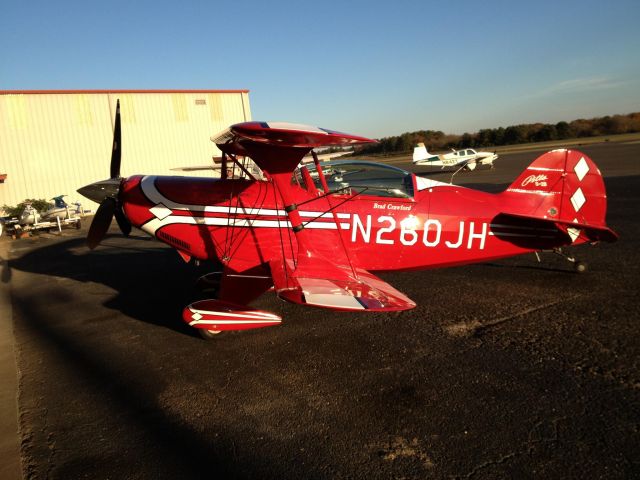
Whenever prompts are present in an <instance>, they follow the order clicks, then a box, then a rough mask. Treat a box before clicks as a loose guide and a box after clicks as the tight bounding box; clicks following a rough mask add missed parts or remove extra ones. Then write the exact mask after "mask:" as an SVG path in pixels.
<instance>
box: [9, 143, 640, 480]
mask: <svg viewBox="0 0 640 480" xmlns="http://www.w3.org/2000/svg"><path fill="white" fill-rule="evenodd" d="M584 151H585V152H586V153H587V154H589V155H590V156H591V157H592V158H593V159H594V160H595V162H596V163H597V164H598V165H599V167H600V169H601V170H602V172H603V174H604V175H605V182H606V186H607V189H608V199H609V213H608V223H609V226H610V227H611V228H613V229H614V230H616V231H617V232H618V233H619V234H620V240H619V241H618V242H617V243H613V244H601V245H597V246H580V247H576V248H575V249H573V250H572V252H573V253H574V254H575V255H576V256H577V257H578V258H580V259H581V260H583V261H585V262H587V263H588V265H589V270H588V272H586V273H584V274H580V275H579V274H575V273H573V271H572V267H571V265H570V264H569V263H568V262H566V261H565V260H564V259H562V258H560V257H558V256H556V255H553V254H544V255H542V262H541V263H538V262H537V261H536V258H535V256H534V255H525V256H521V257H516V258H512V259H507V260H503V261H495V262H490V263H483V264H477V265H471V266H466V267H458V268H450V269H443V270H432V271H426V272H412V273H388V274H381V276H382V277H383V278H384V279H385V280H387V281H388V282H390V283H391V284H392V285H394V286H395V287H396V288H398V289H399V290H401V291H403V292H404V293H406V294H407V295H408V296H409V297H410V298H412V299H413V300H414V301H416V303H417V304H418V306H417V308H415V309H414V310H410V311H406V312H400V313H345V312H332V311H328V310H320V309H311V308H305V307H301V306H297V305H291V304H287V303H283V302H281V301H279V300H277V299H276V298H275V297H274V296H273V295H270V294H267V295H265V296H263V297H262V298H260V299H259V300H258V302H257V305H259V306H260V307H262V308H264V309H267V310H270V311H273V312H276V313H278V314H281V315H282V316H283V318H284V321H283V324H282V326H279V327H272V328H265V329H260V330H255V331H247V332H238V333H228V334H225V335H224V336H221V337H220V338H216V339H215V340H214V341H211V342H207V341H204V340H201V339H200V338H199V337H198V336H196V335H194V334H193V332H192V331H191V330H190V329H189V328H188V327H186V326H185V325H184V324H183V322H182V320H181V319H180V312H181V310H182V308H183V306H184V305H185V304H186V303H187V302H188V300H189V298H190V295H191V285H192V282H193V280H194V279H195V278H196V277H197V275H198V273H199V272H197V271H196V269H195V268H194V267H192V266H190V265H186V264H185V263H183V262H182V260H180V258H179V257H178V255H177V254H176V253H175V252H174V251H173V250H171V249H170V248H168V247H165V246H163V245H162V244H160V243H159V242H156V241H153V240H151V239H148V238H146V237H143V236H142V234H139V235H135V236H133V237H131V238H129V239H125V238H123V237H122V236H121V235H119V234H118V232H117V230H116V228H115V227H114V228H112V230H111V233H110V235H109V236H108V237H107V239H106V240H105V241H104V242H103V244H102V245H101V246H100V247H99V248H98V249H96V250H95V251H93V252H90V251H89V250H88V249H87V247H86V246H85V245H84V239H83V238H82V235H83V234H84V233H86V225H85V226H84V229H85V231H81V232H76V231H71V230H69V231H64V233H63V234H62V235H59V236H58V235H40V236H38V237H33V238H28V239H22V240H17V241H9V240H6V239H5V240H3V242H5V247H7V249H8V250H9V251H10V252H9V255H10V261H9V262H8V263H7V262H3V271H2V281H3V283H4V285H5V286H6V285H8V286H9V292H10V296H11V307H12V309H11V310H10V311H12V318H13V328H14V330H13V331H14V335H15V350H16V357H17V365H18V385H19V392H18V408H19V412H18V413H19V425H20V441H21V455H22V468H23V472H24V476H25V478H28V479H45V478H46V479H79V478H92V479H107V478H111V479H122V478H127V479H130V478H136V479H161V478H168V479H173V478H176V479H190V478H247V479H248V478H252V479H255V478H261V479H262V478H264V479H271V478H273V479H275V478H277V479H289V478H291V479H293V478H295V479H299V478H306V479H346V478H349V479H365V478H366V479H372V478H380V479H388V478H398V479H400V478H402V479H413V478H415V479H422V478H436V479H448V478H519V479H526V478H563V479H566V478H575V479H585V478H590V479H594V478H607V479H610V478H632V477H635V478H638V476H639V475H640V447H639V446H640V435H639V431H640V360H639V359H640V355H639V353H640V342H639V341H638V340H639V338H638V332H639V331H640V327H639V326H638V321H639V320H640V301H639V300H638V292H639V290H638V281H639V280H640V272H639V267H638V265H639V263H640V262H639V261H640V245H639V240H638V239H639V238H640V226H639V222H638V218H639V217H638V211H639V209H640V188H639V187H640V182H639V180H640V144H601V145H594V146H589V147H585V148H584ZM538 154H539V152H530V153H520V154H513V155H503V156H501V157H500V158H499V159H498V160H497V161H496V167H495V169H494V170H483V171H475V172H472V173H460V174H458V175H456V177H455V182H456V183H461V184H468V185H470V186H474V187H477V188H481V189H485V190H488V191H498V190H500V189H503V188H504V187H505V186H506V185H507V184H508V183H510V182H511V181H512V180H513V179H515V177H516V176H517V175H518V174H519V173H520V171H521V170H522V169H523V168H524V167H525V166H526V165H527V164H528V163H529V162H531V161H532V160H533V159H534V158H535V157H536V156H537V155H538ZM397 163H398V164H399V166H404V167H408V166H409V165H408V163H407V162H406V161H402V160H401V161H399V162H397ZM418 171H419V172H421V173H422V174H424V173H428V172H425V171H422V170H418ZM431 174H433V178H437V179H439V180H442V179H443V178H446V177H447V174H442V173H440V172H431ZM114 223H115V222H114Z"/></svg>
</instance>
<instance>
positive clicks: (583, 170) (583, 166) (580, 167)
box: [573, 157, 589, 181]
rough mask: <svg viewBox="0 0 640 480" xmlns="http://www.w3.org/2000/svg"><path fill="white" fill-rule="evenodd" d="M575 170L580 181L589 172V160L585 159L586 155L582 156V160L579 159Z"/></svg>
mask: <svg viewBox="0 0 640 480" xmlns="http://www.w3.org/2000/svg"><path fill="white" fill-rule="evenodd" d="M573 171H574V172H576V175H577V176H578V180H580V181H582V179H583V178H584V176H585V175H586V174H587V173H589V164H587V161H586V160H585V159H584V157H580V160H579V161H578V163H576V166H575V167H573Z"/></svg>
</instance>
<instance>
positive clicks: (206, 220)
mask: <svg viewBox="0 0 640 480" xmlns="http://www.w3.org/2000/svg"><path fill="white" fill-rule="evenodd" d="M156 178H157V177H155V176H145V177H143V178H142V180H140V188H142V192H143V193H144V195H145V196H146V197H147V198H148V199H149V201H151V202H153V203H154V206H153V207H152V208H154V207H156V206H159V205H162V206H164V207H166V208H168V209H170V210H176V211H180V212H193V213H195V212H197V213H205V214H206V213H219V214H225V215H227V216H226V217H206V216H199V217H194V216H186V215H167V216H166V217H165V218H162V219H161V218H157V217H156V218H153V219H151V220H149V221H148V222H147V223H145V224H144V225H142V227H141V228H142V230H144V231H145V232H147V233H148V234H150V235H154V236H155V233H156V232H157V231H158V229H160V228H162V227H164V226H166V225H172V224H182V225H208V226H226V227H259V228H260V227H262V228H282V227H287V228H291V223H290V222H289V221H288V220H287V213H286V212H285V211H284V210H274V209H270V208H250V207H244V206H242V205H236V206H219V205H195V204H186V203H178V202H174V201H173V200H171V199H169V198H167V197H165V196H164V195H163V194H162V193H160V191H159V190H158V189H157V187H156V184H155V180H156ZM149 210H150V211H151V209H149ZM152 213H153V212H152ZM298 213H299V215H300V217H302V218H311V219H313V220H315V219H321V218H324V219H333V218H334V214H333V213H331V212H314V211H298ZM234 215H257V216H263V217H265V216H267V217H268V216H271V217H282V219H280V218H278V219H275V220H259V219H249V218H232V217H233V216H234ZM335 217H336V218H338V219H346V220H348V219H350V218H351V214H350V213H336V214H335ZM339 225H340V228H341V229H344V230H348V229H349V228H350V226H351V225H350V224H349V223H339ZM305 228H314V229H325V230H337V229H338V226H337V225H336V223H335V222H317V223H316V222H314V221H310V222H309V223H306V224H305Z"/></svg>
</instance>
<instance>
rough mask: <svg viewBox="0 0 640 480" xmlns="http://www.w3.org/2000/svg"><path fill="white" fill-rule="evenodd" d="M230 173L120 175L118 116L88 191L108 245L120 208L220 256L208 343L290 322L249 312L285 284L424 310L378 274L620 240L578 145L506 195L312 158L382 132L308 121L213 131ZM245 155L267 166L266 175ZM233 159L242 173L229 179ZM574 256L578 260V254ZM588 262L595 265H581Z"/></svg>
mask: <svg viewBox="0 0 640 480" xmlns="http://www.w3.org/2000/svg"><path fill="white" fill-rule="evenodd" d="M212 140H213V141H214V142H215V143H216V145H217V146H218V148H219V149H220V150H221V151H222V152H223V159H222V162H223V166H222V168H221V178H220V179H210V178H200V177H166V176H153V175H146V176H142V175H134V176H131V177H129V178H126V179H125V178H121V177H120V158H121V131H120V114H119V108H118V109H117V113H116V121H115V131H114V142H113V152H112V158H111V177H110V178H109V179H107V180H104V181H101V182H97V183H94V184H91V185H87V186H85V187H83V188H81V189H79V190H78V191H79V192H80V193H81V194H83V195H85V196H86V197H88V198H90V199H92V200H94V201H96V202H100V208H99V209H98V211H97V212H96V215H95V218H94V220H93V223H92V225H91V228H90V230H89V234H88V239H87V240H88V244H89V246H90V248H95V247H96V246H97V245H98V244H99V243H100V241H101V239H102V238H103V237H104V235H105V234H106V231H107V230H108V228H109V225H110V223H111V219H112V218H113V216H115V217H116V220H117V222H118V224H119V226H120V228H121V230H122V232H123V233H124V234H125V235H128V234H129V233H130V232H131V228H132V226H134V227H137V228H139V229H141V230H143V231H145V232H146V233H148V234H150V235H152V236H154V237H156V238H157V239H158V240H160V241H162V242H164V243H166V244H168V245H170V246H172V247H173V248H175V249H176V250H177V251H178V253H180V255H181V256H182V257H183V258H184V259H185V260H187V261H188V260H190V259H192V258H194V259H198V260H217V261H219V262H220V264H221V265H222V271H221V272H219V277H217V278H215V277H214V276H213V275H210V276H206V277H205V279H204V281H208V282H212V281H213V282H215V285H216V287H218V288H217V290H218V292H217V296H216V298H211V299H207V300H200V301H197V302H195V303H192V304H191V305H189V306H187V307H186V308H185V309H184V311H183V319H184V320H185V321H186V322H187V323H189V325H191V326H193V327H195V328H197V329H199V331H200V332H201V333H202V334H203V336H205V337H210V336H212V335H215V334H217V333H219V332H221V331H223V330H241V329H249V328H258V327H265V326H270V325H277V324H279V323H280V322H281V318H280V317H279V316H278V315H276V314H273V313H269V312H264V311H259V310H255V309H253V308H251V307H249V306H247V305H248V304H249V303H250V302H251V301H252V300H254V299H255V298H257V297H258V296H259V295H261V294H262V293H264V292H266V291H267V290H269V289H270V288H271V287H273V288H274V291H275V293H276V294H277V295H278V296H279V297H280V298H282V299H284V300H287V301H289V302H293V303H297V304H302V305H309V306H315V307H324V308H330V309H336V310H350V311H363V310H366V311H398V310H406V309H410V308H413V307H415V303H414V302H413V301H412V300H411V299H410V298H408V297H407V296H406V295H405V294H403V293H402V292H400V291H398V290H396V289H395V288H393V287H392V286H391V285H389V284H388V283H386V282H385V281H383V280H382V279H380V278H379V277H377V276H376V275H374V274H373V273H371V272H377V271H388V270H418V269H428V268H437V267H446V266H452V265H461V264H467V263H473V262H479V261H486V260H489V259H496V258H501V257H508V256H512V255H518V254H522V253H526V252H536V251H539V250H547V249H554V250H556V251H559V249H560V248H561V247H565V246H569V245H577V244H581V243H596V242H599V241H615V240H616V238H617V235H616V234H615V233H614V232H613V231H612V230H610V229H609V228H608V227H607V225H606V223H605V212H606V203H607V202H606V194H605V188H604V183H603V180H602V177H601V175H600V172H599V170H598V168H597V167H596V165H595V164H594V163H593V162H592V161H591V159H589V157H587V156H586V155H585V154H583V153H581V152H579V151H575V150H566V149H562V150H554V151H551V152H547V153H545V154H544V155H542V156H540V157H539V158H538V159H536V160H535V161H534V162H533V163H532V164H531V165H530V166H529V167H528V168H527V169H526V170H525V171H524V172H523V173H522V174H521V175H520V176H519V177H518V178H517V179H516V180H515V181H514V182H513V183H512V184H511V186H509V188H507V189H506V190H505V191H504V192H501V193H498V194H491V193H485V192H481V191H476V190H472V189H468V188H464V187H460V186H456V185H450V184H446V183H441V182H437V181H433V180H429V179H426V178H422V177H418V176H416V175H414V174H412V173H409V172H406V171H404V170H400V169H398V168H395V167H391V166H388V165H381V164H374V163H367V162H356V161H352V162H349V161H340V162H334V163H330V164H325V165H324V166H323V165H322V164H320V162H319V161H318V159H317V156H316V157H315V161H314V166H313V167H312V168H310V167H308V166H299V164H300V162H301V160H302V158H303V157H304V156H305V155H307V154H308V153H309V152H312V155H314V156H315V153H314V152H313V148H315V147H320V146H328V145H339V146H345V145H352V144H359V143H365V142H372V141H373V140H370V139H367V138H364V137H359V136H355V135H350V134H345V133H340V132H335V131H331V130H325V129H320V128H316V127H309V126H304V125H296V124H285V123H262V122H245V123H240V124H236V125H233V126H231V127H230V128H229V129H227V130H226V131H224V132H222V133H221V134H219V135H216V136H215V137H213V138H212ZM239 157H242V158H251V159H252V160H253V161H254V162H255V163H256V164H257V165H258V166H259V167H260V169H261V170H262V173H263V177H264V179H257V178H255V177H254V176H252V175H251V173H250V172H249V171H248V170H246V169H245V168H244V167H243V165H242V163H241V162H240V161H239V160H238V158H239ZM227 165H233V166H234V167H235V168H239V169H240V170H242V175H243V177H242V178H230V177H229V176H228V172H227V168H226V167H227ZM570 260H572V261H573V259H571V258H570ZM576 265H577V266H578V268H579V269H580V268H582V267H583V265H582V264H579V263H576Z"/></svg>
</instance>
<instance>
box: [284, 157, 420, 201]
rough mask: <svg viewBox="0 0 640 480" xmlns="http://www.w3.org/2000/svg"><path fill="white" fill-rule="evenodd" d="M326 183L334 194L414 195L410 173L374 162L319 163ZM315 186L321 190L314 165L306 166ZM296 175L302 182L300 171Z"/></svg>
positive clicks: (404, 196) (402, 196) (410, 196)
mask: <svg viewBox="0 0 640 480" xmlns="http://www.w3.org/2000/svg"><path fill="white" fill-rule="evenodd" d="M320 167H321V168H322V172H323V173H324V176H325V179H326V180H327V186H328V187H329V190H330V191H331V192H335V193H343V194H345V193H346V194H348V193H359V194H361V195H373V196H378V197H396V198H412V197H413V195H414V191H413V178H412V175H411V173H410V172H407V171H405V170H402V169H400V168H397V167H393V166H391V165H384V164H381V163H375V162H361V161H350V160H336V161H333V162H323V163H321V164H320ZM306 168H308V169H309V174H310V176H311V179H312V180H313V182H314V184H315V186H316V188H318V190H322V185H321V183H320V178H319V175H318V172H317V170H316V167H315V165H313V164H310V165H306ZM296 178H297V179H298V181H299V182H303V179H302V175H300V172H299V171H297V172H296Z"/></svg>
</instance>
